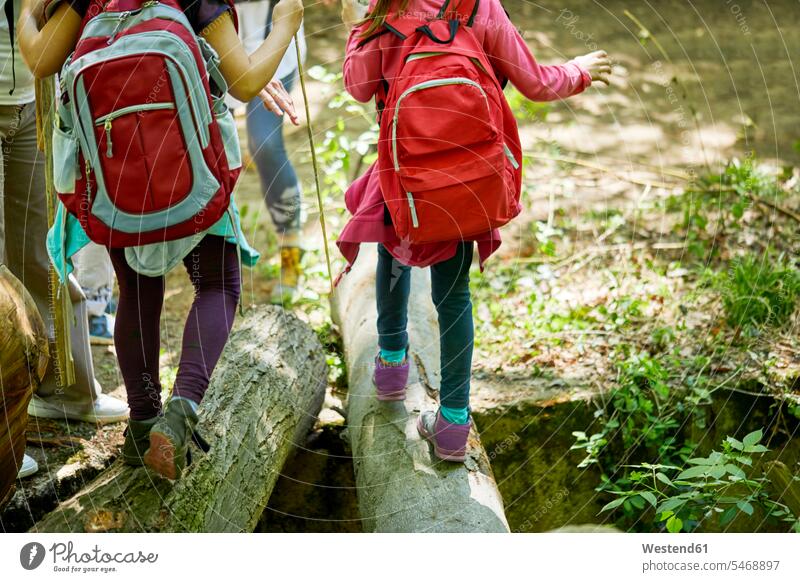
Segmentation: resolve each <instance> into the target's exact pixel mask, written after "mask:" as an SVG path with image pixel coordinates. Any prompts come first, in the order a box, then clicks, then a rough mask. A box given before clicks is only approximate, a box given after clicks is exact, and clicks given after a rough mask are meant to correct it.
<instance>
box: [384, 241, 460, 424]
mask: <svg viewBox="0 0 800 582" xmlns="http://www.w3.org/2000/svg"><path fill="white" fill-rule="evenodd" d="M472 251H473V243H471V242H467V243H460V244H459V245H458V249H457V251H456V254H455V256H454V257H453V258H452V259H449V260H447V261H443V262H441V263H437V264H435V265H433V266H432V267H431V291H432V297H433V304H434V305H435V306H436V311H437V312H438V314H439V345H440V348H441V365H442V386H441V389H440V391H439V400H440V403H441V405H442V406H446V407H448V408H466V407H467V406H469V387H470V375H471V372H472V349H473V344H474V338H475V331H474V328H473V324H472V300H471V298H470V292H469V267H470V264H471V263H472ZM375 291H376V297H377V303H378V335H379V337H378V344H379V346H380V347H381V349H383V350H390V351H399V350H403V349H405V348H406V347H407V346H408V331H407V326H408V300H409V295H410V294H411V268H410V267H407V266H405V265H403V264H401V263H400V262H399V261H397V260H396V259H394V258H393V257H392V255H391V254H390V253H389V251H387V250H386V248H385V247H384V246H383V245H378V268H377V272H376V276H375Z"/></svg>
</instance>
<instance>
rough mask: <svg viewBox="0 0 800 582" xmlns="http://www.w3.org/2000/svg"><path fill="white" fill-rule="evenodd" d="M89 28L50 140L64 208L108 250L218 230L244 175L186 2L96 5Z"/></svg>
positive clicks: (70, 69) (211, 56)
mask: <svg viewBox="0 0 800 582" xmlns="http://www.w3.org/2000/svg"><path fill="white" fill-rule="evenodd" d="M82 26H83V28H82V31H81V35H80V39H79V40H78V43H77V46H76V48H75V51H74V53H73V54H72V55H71V56H70V57H69V59H68V60H67V62H66V63H65V65H64V67H63V69H62V71H61V76H60V83H61V86H60V89H61V91H60V99H59V102H58V106H57V114H58V115H57V119H56V127H55V128H54V134H53V161H54V181H55V186H56V191H57V192H58V195H59V198H60V199H61V201H62V202H63V203H64V206H65V207H66V208H67V210H68V211H69V212H70V213H72V214H74V215H75V216H77V218H78V219H79V220H80V223H81V226H82V227H83V229H84V230H85V231H86V234H87V235H88V236H89V238H91V239H92V240H93V241H95V242H97V243H100V244H103V245H105V246H108V247H128V246H136V245H143V244H148V243H155V242H163V241H169V240H175V239H179V238H184V237H186V236H190V235H193V234H196V233H200V232H202V231H204V230H206V229H208V228H210V227H211V226H212V225H213V224H214V223H215V222H217V221H218V220H219V219H220V218H221V217H222V216H223V215H224V213H225V212H226V210H227V209H228V206H229V203H230V195H231V192H232V191H233V187H234V185H235V183H236V180H237V178H238V175H239V171H240V167H241V152H240V150H239V140H238V135H237V132H236V126H235V122H234V120H233V117H232V115H231V113H230V111H229V110H228V108H227V106H226V105H225V103H224V100H223V98H224V95H225V92H226V91H227V84H226V83H225V80H224V79H223V78H222V76H221V75H220V73H219V70H218V67H217V65H218V62H219V59H218V57H217V55H216V53H215V52H214V50H213V49H212V48H211V47H210V45H208V44H207V43H206V42H205V41H204V40H203V39H202V38H199V37H198V36H197V35H196V34H195V32H194V30H193V29H192V27H191V25H190V23H189V21H188V20H187V18H186V16H185V14H184V12H183V10H182V8H181V5H180V4H179V2H178V0H160V1H155V0H147V1H142V0H110V1H107V0H95V1H93V2H92V3H91V4H90V6H89V9H88V10H87V14H86V16H85V17H84V21H83V25H82ZM210 81H211V82H210ZM212 91H213V92H212Z"/></svg>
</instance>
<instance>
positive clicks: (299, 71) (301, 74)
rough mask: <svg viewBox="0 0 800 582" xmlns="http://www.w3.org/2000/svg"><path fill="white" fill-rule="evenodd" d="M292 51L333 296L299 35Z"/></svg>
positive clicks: (323, 213) (323, 212) (326, 231)
mask: <svg viewBox="0 0 800 582" xmlns="http://www.w3.org/2000/svg"><path fill="white" fill-rule="evenodd" d="M294 49H295V53H296V54H297V75H298V76H299V77H300V89H301V90H302V92H303V104H304V105H305V109H306V129H307V130H308V144H309V147H311V165H312V167H313V169H314V184H315V186H316V188H317V204H319V225H320V226H321V227H322V240H323V244H324V245H325V262H326V263H327V265H328V282H329V283H330V286H331V295H333V269H331V254H330V251H329V250H328V229H327V227H326V226H325V209H324V207H323V205H322V189H321V188H320V186H319V167H318V165H317V148H316V146H315V145H314V130H313V128H312V127H311V108H310V107H309V105H308V93H307V92H306V81H305V71H304V70H303V56H302V54H301V53H300V35H299V33H297V34H295V35H294Z"/></svg>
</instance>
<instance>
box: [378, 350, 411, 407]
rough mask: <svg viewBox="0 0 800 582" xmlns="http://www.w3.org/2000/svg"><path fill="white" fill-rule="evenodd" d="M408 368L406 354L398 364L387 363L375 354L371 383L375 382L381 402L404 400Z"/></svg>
mask: <svg viewBox="0 0 800 582" xmlns="http://www.w3.org/2000/svg"><path fill="white" fill-rule="evenodd" d="M409 369H410V365H409V363H408V355H406V359H405V360H404V361H403V363H402V364H399V365H397V364H394V365H393V364H387V363H385V362H384V361H383V360H382V359H381V357H380V356H376V357H375V373H374V374H373V376H372V383H373V384H375V391H376V392H377V394H378V400H380V401H381V402H392V401H397V400H405V399H406V386H407V385H408V371H409Z"/></svg>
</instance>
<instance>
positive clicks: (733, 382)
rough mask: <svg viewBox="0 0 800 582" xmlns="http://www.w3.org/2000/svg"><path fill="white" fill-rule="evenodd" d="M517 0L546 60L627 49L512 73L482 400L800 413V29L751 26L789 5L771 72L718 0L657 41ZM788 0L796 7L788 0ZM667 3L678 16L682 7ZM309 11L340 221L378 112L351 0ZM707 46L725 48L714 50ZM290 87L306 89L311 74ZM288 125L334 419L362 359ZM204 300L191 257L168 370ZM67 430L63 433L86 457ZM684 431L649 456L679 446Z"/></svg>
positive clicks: (266, 256)
mask: <svg viewBox="0 0 800 582" xmlns="http://www.w3.org/2000/svg"><path fill="white" fill-rule="evenodd" d="M507 4H509V5H508V6H507V7H508V8H509V11H510V12H511V16H512V19H513V20H514V22H515V23H517V24H518V25H520V26H521V28H522V30H523V33H524V35H525V37H526V39H528V40H529V41H530V44H531V46H532V47H533V48H534V49H535V54H536V55H537V57H538V58H539V59H540V60H541V61H543V62H558V61H559V60H563V59H564V55H574V54H579V53H580V52H588V51H589V50H592V49H593V48H594V46H592V44H591V43H593V42H597V40H593V39H598V38H604V39H606V40H607V43H606V42H604V43H603V46H602V47H601V48H606V49H607V50H608V51H609V53H610V54H611V55H612V57H614V59H615V63H616V64H615V75H614V80H613V82H612V85H611V87H609V88H603V87H599V88H595V87H593V88H591V89H590V90H588V91H587V92H586V94H584V95H581V96H578V97H576V98H574V99H572V100H569V101H567V102H564V103H556V104H551V105H540V104H529V103H526V102H525V100H524V99H522V98H521V96H520V95H519V94H517V93H516V92H515V91H514V90H511V89H510V90H509V91H508V95H509V99H510V101H511V103H512V105H513V107H514V109H515V111H516V112H517V113H518V118H519V121H520V127H521V134H522V138H523V143H524V149H525V150H526V173H525V177H526V181H525V188H524V191H523V204H524V206H525V209H526V210H525V213H524V215H523V216H522V217H521V218H520V219H518V220H516V221H515V222H514V223H513V224H512V225H509V226H508V227H507V228H505V229H504V231H503V235H504V244H503V247H502V248H501V250H500V252H499V253H498V255H496V256H495V257H493V258H492V260H491V261H490V262H489V264H488V265H487V269H486V271H485V272H484V273H481V272H480V271H479V270H478V269H477V267H475V268H474V270H473V277H472V288H473V294H474V306H475V307H474V313H475V321H476V332H477V339H476V351H475V357H474V368H475V378H476V388H475V392H474V399H473V407H474V408H478V409H487V408H490V407H492V406H495V405H498V404H500V403H508V402H512V401H516V400H519V399H525V398H532V397H536V396H537V395H532V394H531V386H533V385H535V386H540V387H542V390H541V394H539V395H538V396H539V397H541V398H545V397H549V396H554V395H559V394H562V393H563V392H565V391H568V390H570V389H571V388H570V386H581V389H582V390H585V389H586V388H587V387H590V388H591V390H593V391H595V392H596V393H598V394H605V395H608V398H609V401H612V400H613V394H614V393H615V392H614V391H615V390H619V389H620V388H622V389H623V390H624V389H628V390H629V392H628V393H624V394H625V396H626V398H627V399H631V398H632V399H633V400H635V401H636V402H638V403H639V405H641V408H642V409H645V410H646V415H645V416H646V420H647V422H648V423H656V422H663V423H664V427H663V429H662V432H660V433H657V434H658V435H661V436H662V437H664V435H667V434H671V433H670V432H669V431H670V430H672V429H671V428H670V426H672V425H671V424H670V423H671V421H672V416H673V415H678V414H679V413H680V414H684V416H685V415H686V414H689V412H687V410H689V409H691V408H693V407H696V406H702V404H703V403H704V402H706V401H708V400H709V399H710V398H711V396H712V395H713V394H714V393H715V392H717V391H719V390H722V389H723V388H724V389H734V390H737V389H738V390H744V391H747V390H757V391H759V392H761V391H762V390H766V391H768V392H769V393H770V394H772V395H773V396H774V398H775V402H777V403H779V404H778V409H779V413H780V414H784V413H788V414H789V416H791V415H796V416H797V417H800V381H798V378H800V342H798V339H797V336H798V334H797V325H798V323H800V314H798V313H797V312H796V311H795V309H794V308H795V305H796V301H797V299H798V297H800V275H798V271H797V267H798V264H797V254H796V252H795V249H796V248H797V243H798V231H799V230H800V215H798V214H797V213H795V211H794V210H793V209H798V208H800V172H799V171H798V169H797V168H796V167H795V165H796V163H797V160H798V152H797V151H793V149H792V144H793V143H794V142H795V140H797V139H800V135H791V132H792V131H796V129H797V127H800V125H798V123H797V115H798V113H797V112H798V111H800V108H797V92H796V91H795V89H796V88H794V87H791V86H788V87H787V86H786V85H787V84H785V83H783V82H778V79H780V78H781V77H782V75H785V74H786V67H785V66H783V67H782V68H781V66H778V65H776V64H775V60H776V59H777V60H779V61H780V62H783V61H787V60H789V57H788V55H789V54H790V53H791V52H792V51H794V52H793V54H795V55H796V54H800V51H798V50H794V49H792V48H790V47H788V46H787V44H786V43H789V44H790V45H791V44H797V42H798V40H797V39H794V38H788V39H782V43H783V44H782V45H781V44H780V43H777V42H775V41H774V40H771V39H770V40H769V42H767V40H765V37H762V36H760V35H759V34H757V33H756V32H755V31H757V30H759V26H758V24H759V23H762V24H764V23H765V22H766V24H765V27H766V28H767V29H769V30H771V31H772V32H773V33H774V31H775V24H774V23H772V22H771V21H769V18H770V17H771V14H772V13H771V12H769V14H766V13H763V11H762V12H759V11H758V9H756V8H753V12H751V13H749V14H748V17H749V18H750V20H749V21H748V22H749V25H750V26H749V30H750V31H751V34H750V35H748V38H747V41H748V43H749V44H750V45H751V46H752V47H756V48H758V49H759V50H758V51H756V50H755V49H753V52H754V53H755V54H756V60H759V56H760V55H763V56H764V60H767V59H768V58H769V59H771V61H770V65H767V66H765V67H763V68H761V69H760V70H761V75H762V77H763V84H762V82H761V79H759V80H758V82H755V81H754V80H752V79H751V78H750V75H751V69H752V67H753V64H752V62H751V61H752V57H753V54H752V53H750V52H748V51H747V50H744V48H742V46H741V45H742V42H741V41H742V38H743V36H742V35H744V31H743V28H742V23H741V21H740V20H737V19H735V18H734V15H727V14H726V15H725V16H726V18H727V20H726V19H714V20H712V19H711V18H710V13H709V14H701V13H700V12H702V11H703V8H702V4H703V3H700V7H699V8H698V9H696V10H700V12H698V14H697V15H692V14H679V13H677V12H673V13H671V14H670V25H671V26H667V25H666V23H665V22H664V20H662V19H661V16H660V15H659V14H657V13H655V12H654V11H653V9H649V10H648V9H645V8H644V7H642V8H641V9H638V10H636V11H635V12H636V16H637V17H638V18H639V19H641V20H642V21H643V22H647V23H648V26H652V27H653V28H652V30H651V39H652V37H653V36H655V35H656V34H657V35H658V36H656V38H662V39H663V42H664V45H665V47H666V54H662V53H660V52H659V51H658V49H657V47H656V46H655V44H654V43H653V42H652V41H648V42H644V43H640V42H639V40H640V37H641V36H642V31H641V30H640V28H639V26H638V25H636V24H634V22H633V21H632V20H631V19H629V18H627V17H626V16H625V13H624V9H625V5H624V3H618V2H609V3H605V4H606V6H605V7H604V8H603V10H602V11H601V14H600V16H599V17H598V16H597V15H596V12H597V10H598V9H597V8H596V6H595V8H593V9H592V8H591V7H590V6H589V5H591V4H594V3H592V2H588V1H587V2H577V3H575V4H576V6H577V7H573V8H572V9H571V11H567V12H569V14H567V13H565V12H564V10H563V9H561V8H559V7H557V6H556V5H555V4H553V3H549V2H544V3H543V4H542V5H533V4H527V3H516V2H515V3H507ZM510 4H513V6H511V5H510ZM665 4H666V3H665ZM778 4H780V3H778ZM786 4H787V8H785V9H783V11H791V7H788V5H789V4H790V3H786ZM648 6H649V4H648ZM659 8H660V9H663V13H666V9H667V7H666V6H661V4H659ZM590 10H594V12H591V11H590ZM709 10H712V9H711V8H709ZM775 10H776V12H780V11H781V9H780V6H779V7H776V8H775ZM673 16H674V20H673V19H672V18H673ZM703 16H705V17H706V18H707V19H708V20H706V19H704V18H703ZM576 17H577V18H576ZM786 18H790V19H795V20H796V19H797V15H796V14H791V15H788V14H787V15H786ZM708 22H711V24H708ZM701 23H702V24H701ZM306 26H307V34H308V36H309V46H310V54H309V64H310V65H313V68H311V70H310V77H311V78H310V79H309V95H310V97H311V108H312V118H313V121H314V130H315V134H316V138H317V142H318V143H317V147H318V151H319V154H320V159H321V163H322V167H323V173H324V176H323V177H324V179H323V188H324V200H325V214H326V217H327V219H328V225H329V228H330V230H331V231H332V232H333V233H336V232H338V230H339V229H340V228H341V226H342V225H343V224H344V221H345V220H346V215H345V209H344V201H343V190H344V188H346V187H347V184H348V183H349V181H350V180H351V179H352V178H353V177H354V176H355V175H357V173H358V172H359V171H361V170H363V169H364V168H365V167H366V165H365V164H366V163H368V162H369V161H370V159H371V153H370V151H371V150H370V149H369V144H370V142H371V140H373V139H374V133H373V132H372V130H371V118H372V114H371V111H370V109H369V106H361V105H359V104H356V103H354V102H353V101H352V100H349V99H347V98H346V97H344V96H343V94H342V89H341V81H340V77H339V75H338V72H339V71H340V70H341V61H342V46H343V42H344V31H343V28H342V26H341V25H339V22H338V20H337V18H336V15H335V13H334V12H333V11H329V10H326V9H324V8H322V7H317V6H314V7H313V8H311V9H309V10H307V25H306ZM534 26H535V27H536V30H535V31H533V32H532V31H531V30H529V28H528V27H531V28H532V27H534ZM709 45H712V46H713V45H716V46H717V49H718V52H719V54H716V52H710V51H709V50H708V49H707V48H703V49H702V50H701V47H708V46H709ZM555 47H558V48H557V49H556V48H555ZM795 48H797V47H795ZM759 51H760V52H759ZM720 55H722V58H721V59H720ZM759 62H760V60H759ZM789 63H790V64H791V61H789ZM675 78H678V79H679V80H678V81H675ZM792 78H793V77H792ZM698 79H702V82H698ZM779 86H782V88H781V87H779ZM765 88H766V94H767V95H768V96H770V92H774V91H783V93H782V95H777V96H776V95H774V94H773V95H771V97H772V98H773V99H771V100H770V107H771V111H770V112H771V117H770V115H768V112H767V111H765V108H764V107H763V106H762V105H761V104H762V103H763V102H764V94H765ZM294 95H295V97H296V100H297V101H298V102H300V98H299V95H300V94H299V90H298V89H295V92H294ZM787 101H788V102H789V103H792V102H793V103H794V108H791V107H789V106H788V104H787V103H786V102H787ZM240 121H241V120H240ZM286 137H287V150H288V152H289V156H290V158H291V159H292V160H293V162H294V163H295V165H296V168H297V170H298V173H299V175H300V177H301V180H302V183H303V185H304V188H305V194H306V195H305V202H304V207H305V208H306V210H307V217H308V218H307V220H308V221H307V228H306V231H307V235H308V242H307V245H306V246H307V248H308V251H307V252H306V255H305V259H304V266H305V270H306V287H305V290H304V292H303V296H302V298H301V299H300V301H299V302H298V303H297V305H296V306H295V307H294V309H295V311H297V312H298V313H299V314H300V315H301V317H303V318H304V319H306V320H307V321H308V322H309V323H310V324H311V325H312V326H313V327H314V328H315V329H317V330H318V332H319V333H320V335H321V337H322V338H323V340H324V341H325V342H326V344H328V345H329V346H330V347H331V352H330V354H329V363H330V364H331V365H332V373H331V391H330V395H329V398H328V400H327V405H326V410H325V411H324V412H323V417H324V419H325V422H326V423H333V424H336V423H341V422H342V418H341V417H340V416H339V415H338V413H337V412H336V410H335V408H336V407H340V406H341V401H342V399H343V398H344V393H343V392H342V390H343V389H344V388H345V387H344V386H343V385H342V384H343V381H344V377H345V374H344V367H343V366H344V364H343V362H341V359H340V357H339V354H338V352H337V350H336V343H337V340H336V333H335V329H333V328H332V327H331V324H329V323H328V321H329V311H328V305H327V289H328V281H327V273H326V270H325V266H324V254H323V252H322V250H321V249H322V239H321V236H320V231H319V228H318V223H317V219H318V211H317V205H316V198H315V196H314V191H313V177H312V173H311V168H310V159H309V158H310V156H309V151H310V150H309V147H308V144H307V142H306V137H305V128H304V127H300V128H287V131H286ZM243 143H246V142H244V141H243ZM799 151H800V150H799ZM236 196H237V201H238V203H239V206H240V209H241V211H242V217H243V225H244V227H245V231H246V232H245V234H246V236H247V237H248V239H249V241H250V242H251V244H253V245H254V246H255V247H256V248H258V249H259V250H260V251H261V252H262V255H263V258H262V261H261V263H260V264H259V265H258V266H256V268H255V269H253V270H252V271H249V272H248V273H246V274H245V295H244V302H245V305H250V304H256V303H261V302H265V301H267V300H268V298H269V294H270V291H271V288H272V286H273V285H274V284H275V281H276V279H277V276H278V274H279V258H278V257H277V254H276V253H277V238H276V235H275V232H274V229H273V228H272V226H271V224H270V221H269V217H268V214H267V212H266V209H265V207H264V204H263V202H262V200H261V195H260V186H259V183H258V177H257V174H256V172H255V169H254V168H253V167H252V166H248V167H247V168H246V170H245V171H244V172H243V173H242V177H241V179H240V183H239V186H238V189H237V194H236ZM330 251H331V253H332V256H333V257H334V259H335V261H334V275H335V274H336V273H337V272H338V271H340V270H341V269H342V268H343V266H344V265H343V263H342V261H341V260H340V259H338V253H337V251H336V248H335V245H334V244H333V241H332V240H331V245H330ZM191 299H192V293H191V286H190V284H189V279H188V277H186V275H185V273H183V272H181V271H180V270H177V269H176V270H175V272H173V273H171V274H170V275H169V277H168V283H167V296H166V301H165V308H164V314H163V321H162V346H163V347H162V383H163V384H164V386H165V387H169V386H170V385H171V383H172V380H173V379H174V375H175V372H176V369H177V364H178V358H179V350H180V340H181V333H182V324H183V321H184V317H185V314H186V312H187V311H188V308H189V305H190V303H191ZM94 355H95V363H96V367H97V371H98V378H99V379H100V381H101V383H102V384H103V386H104V388H105V391H107V392H111V393H112V394H116V395H118V396H120V397H124V388H123V387H122V383H121V378H120V376H119V373H118V369H117V366H116V361H115V357H114V350H113V347H110V348H100V347H96V348H94ZM756 387H757V388H756ZM642 391H648V393H649V392H652V393H653V394H655V395H654V396H642V394H641V392H642ZM673 392H674V393H675V394H681V396H674V397H673V396H671V394H672V393H673ZM617 393H618V392H617ZM648 403H649V404H648ZM626 406H627V405H626ZM620 410H621V409H619V408H618V409H616V413H620ZM624 411H625V413H626V414H627V416H626V417H624V418H626V419H627V420H628V421H631V419H633V418H635V414H634V412H633V411H632V409H629V408H626V409H624ZM603 413H604V414H608V415H609V421H610V422H613V419H614V418H615V417H617V418H619V414H616V415H615V409H614V407H613V405H608V406H606V407H605V409H604V410H603ZM631 422H633V421H631ZM636 422H639V421H638V420H637V421H636ZM792 422H793V421H791V420H789V421H787V420H781V421H779V422H774V423H772V424H771V428H772V431H773V432H772V435H771V437H770V439H771V438H772V437H774V438H776V439H777V440H776V441H775V442H783V441H782V440H781V438H780V437H779V433H781V432H782V433H783V436H784V438H785V437H788V436H791V435H793V434H795V432H794V431H795V429H794V428H793V427H794V426H795V425H793V424H792ZM609 426H611V427H614V425H613V424H609V422H607V423H606V427H605V432H604V433H603V434H604V438H606V439H608V438H610V437H608V428H609ZM50 428H51V429H52V427H50ZM673 428H674V427H673ZM635 429H637V427H635V426H634V427H633V428H631V430H635ZM70 430H72V429H70ZM121 430H122V427H114V428H106V429H103V430H102V431H99V432H98V433H96V434H87V435H82V434H80V435H79V436H81V438H86V439H89V440H91V441H92V442H96V448H97V449H99V450H107V449H113V448H114V447H115V446H118V444H119V443H120V434H119V433H120V432H121ZM638 430H640V431H641V427H638ZM51 432H53V431H52V430H51ZM576 432H578V433H580V431H576ZM30 436H32V437H33V438H34V439H35V438H38V437H37V435H36V434H32V435H30ZM45 436H46V437H47V438H50V437H51V436H53V435H50V434H49V433H48V435H45ZM627 436H630V437H631V438H637V435H635V434H634V435H627ZM641 436H642V435H641V434H640V435H638V437H641ZM651 437H652V435H651ZM651 437H646V438H645V440H647V439H648V438H651ZM29 438H30V437H29ZM575 438H576V444H577V446H578V447H579V448H583V449H586V451H587V454H588V456H587V458H589V457H593V458H592V459H590V461H589V462H592V463H595V464H599V465H600V466H602V467H603V473H604V474H606V475H607V474H612V473H613V469H614V468H615V466H616V465H613V463H612V464H609V463H610V461H609V460H608V459H606V458H604V457H603V455H602V453H601V452H598V451H594V452H592V448H591V445H590V444H589V440H590V438H591V435H586V434H584V435H583V436H582V437H581V436H580V435H576V437H575ZM582 438H583V439H584V440H583V442H581V439H582ZM768 444H769V443H768ZM71 446H74V445H70V443H61V446H60V447H59V446H56V447H49V448H48V450H49V451H51V453H50V454H51V455H52V454H53V452H52V450H55V451H60V453H59V454H60V455H61V456H63V457H70V456H74V453H75V450H74V449H72V448H70V447H71ZM93 446H95V445H93ZM679 448H680V447H679V446H677V445H676V450H667V451H660V452H659V454H660V455H661V457H657V456H656V457H653V458H648V461H650V462H658V461H662V462H665V464H668V463H667V462H666V461H669V462H672V463H677V462H678V461H677V460H676V459H680V458H681V457H680V454H679V452H678V450H677V449H679ZM565 454H567V452H565ZM112 456H113V452H112V453H110V454H107V455H106V456H104V457H103V458H111V457H112ZM581 456H582V455H579V456H578V457H577V459H578V461H580V458H581ZM640 460H641V459H640ZM684 460H685V459H684ZM96 464H97V463H96ZM99 466H102V462H100V463H99ZM98 470H99V469H98ZM88 476H91V475H90V474H87V478H88ZM612 481H613V480H612ZM598 485H600V484H598ZM622 485H623V486H624V485H625V482H624V481H623V483H622ZM616 486H617V487H619V483H617V485H616ZM507 501H508V500H507ZM633 504H634V505H637V501H636V500H635V499H634V500H633ZM626 509H630V507H626Z"/></svg>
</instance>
